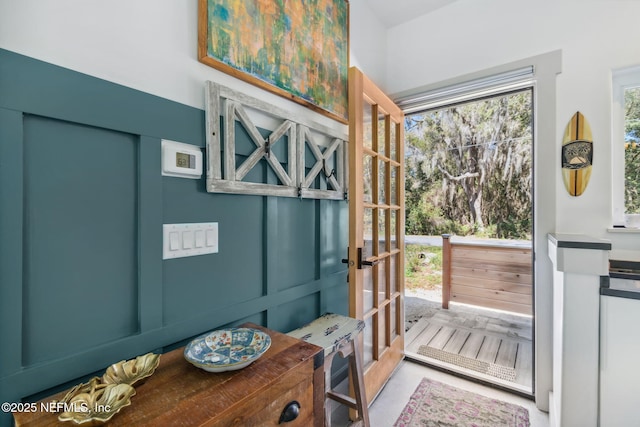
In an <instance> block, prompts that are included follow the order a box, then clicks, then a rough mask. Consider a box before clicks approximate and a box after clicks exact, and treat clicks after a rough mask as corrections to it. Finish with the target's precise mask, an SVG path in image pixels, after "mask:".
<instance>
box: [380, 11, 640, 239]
mask: <svg viewBox="0 0 640 427" xmlns="http://www.w3.org/2000/svg"><path fill="white" fill-rule="evenodd" d="M638 16H640V1H637V0H628V1H625V0H560V1H558V0H538V1H535V2H534V1H522V0H520V1H513V0H459V1H457V2H455V3H453V4H452V5H449V6H447V7H443V8H441V9H438V10H436V11H435V12H433V13H431V14H429V15H426V16H424V17H420V18H417V19H415V20H413V21H411V22H409V23H407V24H404V25H399V26H396V27H393V28H391V29H390V30H389V31H388V43H389V46H388V58H389V60H388V62H387V66H388V69H387V79H388V80H387V85H386V86H387V88H388V90H389V92H390V93H398V92H403V93H405V92H407V91H411V90H412V89H414V88H419V87H422V86H425V85H431V84H434V83H437V82H439V81H444V80H447V79H451V78H453V77H456V76H460V75H465V74H468V73H474V72H477V71H479V70H483V69H487V68H492V67H496V66H498V65H502V64H505V63H509V62H512V61H516V60H520V59H523V58H527V57H531V56H534V55H538V54H541V53H545V52H550V51H553V50H557V49H561V50H562V73H561V74H560V75H559V76H558V80H557V104H556V108H557V111H556V114H557V115H556V129H555V134H556V135H557V137H556V139H555V140H554V141H540V143H545V144H554V145H555V146H556V148H557V150H556V152H557V153H558V156H557V157H554V158H539V159H536V161H537V162H543V163H544V164H545V167H548V170H549V173H552V174H554V176H555V182H556V190H557V191H556V198H557V211H556V222H557V228H558V231H562V232H568V233H586V234H590V235H594V236H596V237H603V238H608V239H611V240H612V241H613V243H614V249H618V248H623V249H640V236H637V235H635V236H633V235H621V234H610V233H607V228H609V227H611V225H612V223H611V212H612V206H611V185H612V184H611V155H610V141H611V71H612V70H613V69H616V68H621V67H625V66H629V65H633V64H640V44H639V43H638V40H639V38H638V25H637V23H638V20H637V17H638ZM576 111H581V112H582V113H583V114H584V115H585V116H586V118H587V120H588V121H589V122H590V123H591V129H592V131H593V137H594V141H595V142H594V167H593V173H592V176H591V181H590V183H589V186H588V187H587V189H586V191H585V193H584V194H583V195H582V196H580V197H571V196H569V195H568V193H567V192H566V190H565V189H564V185H563V182H562V176H561V173H560V156H559V153H560V142H561V140H562V132H563V130H564V127H565V126H566V124H567V122H568V121H569V119H570V118H571V116H572V115H573V114H574V113H575V112H576ZM541 125H542V126H544V123H542V124H541Z"/></svg>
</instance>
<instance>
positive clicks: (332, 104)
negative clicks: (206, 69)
mask: <svg viewBox="0 0 640 427" xmlns="http://www.w3.org/2000/svg"><path fill="white" fill-rule="evenodd" d="M199 1H200V3H199V12H198V14H199V16H198V27H199V28H198V59H199V60H200V61H201V62H203V63H205V64H207V65H210V66H212V67H214V68H217V69H219V70H221V71H224V72H226V73H228V74H231V75H232V76H234V77H237V78H240V79H242V80H245V81H247V82H250V83H252V84H254V85H257V86H259V87H261V88H263V89H267V90H269V91H271V92H274V93H277V94H278V95H281V96H284V97H286V98H288V99H291V100H293V101H295V102H298V103H300V104H302V105H305V106H307V107H309V108H311V109H313V110H315V111H318V112H320V113H322V114H325V115H327V116H329V117H332V118H334V119H336V120H339V121H341V122H343V123H346V122H347V115H348V105H347V72H348V68H349V64H348V62H349V3H348V1H347V0H199Z"/></svg>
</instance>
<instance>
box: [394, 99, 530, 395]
mask: <svg viewBox="0 0 640 427" xmlns="http://www.w3.org/2000/svg"><path fill="white" fill-rule="evenodd" d="M405 135H406V137H405V144H406V146H405V157H406V174H405V183H406V185H405V192H406V240H405V243H406V256H405V259H406V261H405V266H406V268H405V277H406V281H405V292H406V297H405V315H406V316H405V317H406V329H407V332H406V337H405V353H406V355H407V357H408V358H411V359H413V360H417V361H419V362H422V363H427V364H429V365H432V366H435V367H438V368H441V369H446V370H448V371H451V372H454V373H457V374H461V375H465V376H469V377H472V378H474V379H477V380H480V381H483V382H489V383H492V384H495V385H497V386H500V387H504V388H508V389H511V390H514V391H517V392H519V393H522V394H527V395H531V394H532V393H533V347H534V342H533V331H532V329H533V308H532V306H533V279H532V278H533V262H532V236H533V229H532V227H533V189H532V182H533V179H532V178H533V96H532V89H531V88H526V89H522V90H518V91H511V92H505V93H499V94H493V95H492V96H491V97H488V98H481V99H473V100H466V101H465V102H464V103H462V104H456V105H446V106H439V107H437V108H433V109H428V110H422V111H418V112H414V113H412V114H408V115H407V116H406V119H405Z"/></svg>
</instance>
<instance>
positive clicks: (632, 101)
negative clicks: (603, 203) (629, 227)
mask: <svg viewBox="0 0 640 427" xmlns="http://www.w3.org/2000/svg"><path fill="white" fill-rule="evenodd" d="M624 98H625V99H624V103H625V129H624V130H625V150H624V166H625V169H624V179H625V182H624V199H625V211H626V213H636V214H637V213H640V88H632V89H627V90H626V91H625V96H624Z"/></svg>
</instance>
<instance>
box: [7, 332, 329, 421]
mask: <svg viewBox="0 0 640 427" xmlns="http://www.w3.org/2000/svg"><path fill="white" fill-rule="evenodd" d="M242 326H243V327H251V328H257V329H260V330H262V331H264V332H266V333H268V334H269V336H270V337H271V347H270V348H269V350H267V352H266V353H265V354H263V355H262V357H261V358H260V359H258V360H256V361H255V362H254V363H252V364H251V365H249V366H247V367H246V368H244V369H240V370H238V371H229V372H222V373H210V372H206V371H203V370H202V369H199V368H196V367H195V366H193V365H191V364H190V363H189V362H187V361H186V360H185V359H184V357H183V351H184V348H179V349H176V350H174V351H171V352H169V353H166V354H163V355H162V356H161V357H160V365H159V366H158V368H157V369H156V371H155V373H154V374H153V375H152V376H151V377H149V378H147V379H146V381H145V382H144V383H143V384H140V385H136V386H135V389H136V394H135V395H134V396H133V397H132V398H131V405H130V406H127V407H126V408H123V409H122V410H121V411H120V412H119V413H118V414H116V415H115V416H114V417H113V418H112V419H111V420H110V421H109V422H108V423H107V424H105V425H107V426H147V425H149V426H178V425H179V426H278V425H282V426H288V427H289V426H301V427H307V426H315V427H320V426H322V425H323V422H324V419H323V414H324V411H323V405H324V371H323V361H324V360H323V357H324V356H323V354H324V353H323V349H322V348H320V347H317V346H315V345H312V344H309V343H306V342H304V341H301V340H298V339H295V338H292V337H289V336H287V335H284V334H281V333H279V332H276V331H272V330H270V329H266V328H263V327H260V326H257V325H254V324H244V325H242ZM64 394H65V392H61V393H58V394H56V395H54V396H51V397H49V398H46V399H43V400H42V401H41V402H48V401H51V400H54V399H58V400H59V399H61V398H62V397H63V396H64ZM293 401H296V402H298V403H299V406H300V411H299V415H298V416H297V418H296V419H294V420H293V421H290V422H284V423H281V424H279V422H280V416H281V414H282V412H283V410H284V409H285V408H286V407H287V406H288V405H289V404H291V403H292V402H293ZM38 408H40V402H38ZM14 419H15V422H16V426H74V425H75V424H73V423H70V422H65V423H62V422H60V421H58V414H57V413H49V412H35V413H14Z"/></svg>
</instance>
